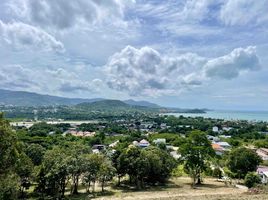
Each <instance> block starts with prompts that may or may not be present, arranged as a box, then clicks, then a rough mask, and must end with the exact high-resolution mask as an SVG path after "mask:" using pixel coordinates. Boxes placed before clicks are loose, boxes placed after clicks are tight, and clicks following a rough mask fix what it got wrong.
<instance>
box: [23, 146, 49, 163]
mask: <svg viewBox="0 0 268 200" xmlns="http://www.w3.org/2000/svg"><path fill="white" fill-rule="evenodd" d="M45 150H46V149H45V148H44V147H43V146H41V145H39V144H30V145H29V146H28V147H27V148H26V152H25V153H26V154H27V156H29V157H30V158H31V160H32V162H33V164H34V165H40V164H41V162H42V160H43V156H44V154H45Z"/></svg>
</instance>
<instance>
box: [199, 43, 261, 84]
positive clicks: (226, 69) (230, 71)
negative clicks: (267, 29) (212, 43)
mask: <svg viewBox="0 0 268 200" xmlns="http://www.w3.org/2000/svg"><path fill="white" fill-rule="evenodd" d="M258 69H260V63H259V59H258V57H257V54H256V48H255V47H252V46H249V47H247V48H245V49H243V48H237V49H235V50H233V51H232V52H231V53H230V54H228V55H225V56H222V57H219V58H215V59H212V60H209V61H208V62H207V64H206V65H205V66H204V72H205V74H206V76H207V77H210V78H213V77H219V78H223V79H233V78H236V77H237V76H239V74H240V73H241V72H243V71H254V70H258Z"/></svg>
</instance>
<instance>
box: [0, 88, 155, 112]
mask: <svg viewBox="0 0 268 200" xmlns="http://www.w3.org/2000/svg"><path fill="white" fill-rule="evenodd" d="M101 100H105V99H102V98H95V99H83V98H65V97H58V96H51V95H43V94H37V93H33V92H24V91H11V90H3V89H0V105H1V104H4V105H14V106H50V105H76V104H81V103H92V102H97V101H101ZM115 101H116V100H114V101H113V102H115ZM109 103H111V102H109ZM121 103H125V104H128V105H131V106H144V107H150V108H160V106H159V105H156V104H153V103H150V102H148V101H134V100H132V99H129V100H126V101H123V102H121Z"/></svg>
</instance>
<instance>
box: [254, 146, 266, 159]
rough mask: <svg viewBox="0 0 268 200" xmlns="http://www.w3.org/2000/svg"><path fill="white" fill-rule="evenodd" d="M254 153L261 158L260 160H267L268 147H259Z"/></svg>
mask: <svg viewBox="0 0 268 200" xmlns="http://www.w3.org/2000/svg"><path fill="white" fill-rule="evenodd" d="M256 153H257V154H258V155H259V156H260V157H261V158H262V160H268V149H267V148H259V149H257V151H256Z"/></svg>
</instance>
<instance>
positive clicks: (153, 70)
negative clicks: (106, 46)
mask: <svg viewBox="0 0 268 200" xmlns="http://www.w3.org/2000/svg"><path fill="white" fill-rule="evenodd" d="M204 62H205V59H203V58H201V57H199V56H197V55H195V54H184V55H181V56H178V57H168V56H165V55H161V54H160V53H159V52H158V51H156V50H154V49H152V48H150V47H143V48H141V49H136V48H134V47H131V46H127V47H126V48H124V49H123V50H122V51H121V52H118V53H116V54H115V55H113V56H112V57H111V58H110V60H109V62H108V63H107V64H106V66H105V72H106V73H107V75H108V81H107V83H108V86H109V87H110V88H112V89H116V90H119V91H128V92H129V94H130V95H142V94H146V95H152V96H154V95H162V94H170V93H176V92H178V90H179V89H180V87H178V86H179V85H181V84H183V82H185V81H184V75H185V74H187V73H190V72H191V71H193V70H195V69H196V70H198V68H199V66H200V65H202V64H203V63H204Z"/></svg>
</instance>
